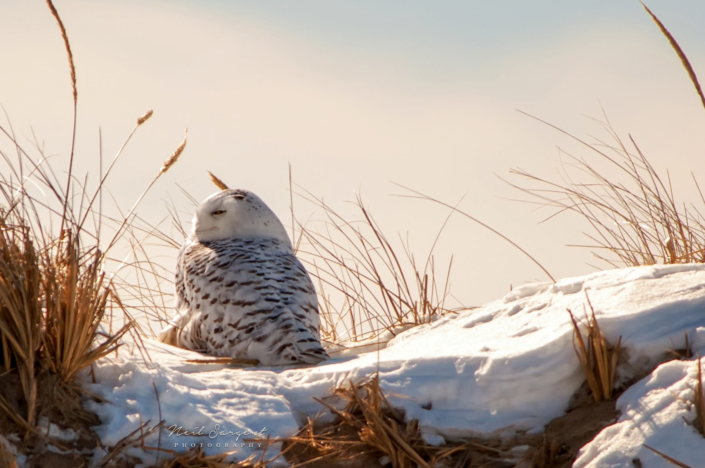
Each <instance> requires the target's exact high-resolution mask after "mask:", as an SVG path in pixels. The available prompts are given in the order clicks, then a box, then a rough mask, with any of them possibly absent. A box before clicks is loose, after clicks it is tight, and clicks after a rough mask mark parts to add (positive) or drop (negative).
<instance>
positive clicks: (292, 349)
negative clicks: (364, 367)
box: [159, 189, 328, 366]
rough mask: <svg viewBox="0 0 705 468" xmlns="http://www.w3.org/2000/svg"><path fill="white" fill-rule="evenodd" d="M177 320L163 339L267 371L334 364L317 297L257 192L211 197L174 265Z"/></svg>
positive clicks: (198, 213)
mask: <svg viewBox="0 0 705 468" xmlns="http://www.w3.org/2000/svg"><path fill="white" fill-rule="evenodd" d="M175 287H176V312H177V315H176V317H175V318H174V319H173V320H172V321H171V323H170V324H169V326H167V327H166V328H165V329H164V330H163V331H162V332H161V333H160V334H159V340H160V341H163V342H166V343H169V344H173V345H175V346H179V347H182V348H186V349H191V350H195V351H201V352H204V353H206V354H210V355H213V356H220V357H232V358H240V359H242V358H244V359H257V360H259V362H260V363H261V364H264V365H270V366H273V365H284V364H295V363H306V364H316V363H319V362H321V361H323V360H325V359H327V358H328V355H327V354H326V352H325V351H324V350H323V348H322V347H321V342H320V337H319V330H318V327H319V317H318V300H317V298H316V291H315V290H314V288H313V283H311V278H309V276H308V273H307V272H306V270H305V269H304V267H303V265H302V264H301V262H299V260H298V259H297V258H296V257H295V256H294V249H293V247H292V245H291V241H290V240H289V237H288V236H287V234H286V231H285V230H284V226H283V225H282V223H281V221H279V218H277V216H276V215H275V214H274V212H272V210H270V209H269V207H268V206H267V205H266V204H265V203H264V202H263V201H262V200H261V199H260V198H259V197H258V196H257V195H255V194H254V193H252V192H248V191H246V190H231V189H226V190H223V191H222V192H219V193H216V194H213V195H211V196H210V197H208V198H206V199H205V200H204V201H203V203H201V205H200V206H199V207H198V209H197V211H196V215H195V217H194V218H193V227H192V230H191V235H190V236H189V237H188V238H187V239H186V241H185V243H184V245H183V247H182V248H181V250H180V252H179V256H178V260H177V265H176V284H175Z"/></svg>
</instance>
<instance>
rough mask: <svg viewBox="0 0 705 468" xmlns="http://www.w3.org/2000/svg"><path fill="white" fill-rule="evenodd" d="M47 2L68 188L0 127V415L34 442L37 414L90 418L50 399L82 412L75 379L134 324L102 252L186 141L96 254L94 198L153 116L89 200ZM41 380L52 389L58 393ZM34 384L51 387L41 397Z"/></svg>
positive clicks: (98, 222)
mask: <svg viewBox="0 0 705 468" xmlns="http://www.w3.org/2000/svg"><path fill="white" fill-rule="evenodd" d="M47 5H48V6H49V9H50V11H51V13H52V15H53V16H54V17H55V18H56V20H57V22H58V24H59V27H60V30H61V35H62V38H63V40H64V44H65V47H66V50H67V54H68V57H69V65H70V71H71V82H72V87H73V95H74V127H73V128H74V130H73V132H74V133H73V135H74V138H73V139H72V143H71V155H70V158H69V161H68V170H67V173H68V176H67V178H66V181H65V182H62V181H59V179H58V178H57V177H56V175H55V174H56V172H55V168H54V167H52V165H51V164H50V163H49V162H47V158H46V156H45V155H44V154H43V153H42V150H41V147H39V146H37V151H38V152H39V157H32V156H31V155H30V153H29V152H28V151H26V150H25V149H24V148H23V147H22V145H21V144H20V143H19V142H18V141H17V139H16V137H15V135H14V133H13V130H12V127H11V126H9V129H8V128H6V127H5V126H3V125H0V135H4V136H5V137H6V138H7V139H8V140H9V142H10V143H11V145H12V147H13V151H14V152H15V153H16V156H17V159H16V160H13V159H11V158H10V157H9V156H8V154H7V153H6V152H4V151H2V150H1V149H0V157H2V160H0V163H1V164H2V165H3V171H2V173H0V367H2V371H3V375H4V376H10V377H11V376H12V375H14V374H16V375H17V377H18V380H17V381H18V382H19V387H20V388H21V395H22V399H21V400H22V401H19V402H18V401H13V402H11V401H9V400H8V399H7V398H6V397H5V395H0V411H1V412H2V413H3V415H4V416H5V417H7V418H9V420H11V421H12V422H13V423H14V424H15V425H16V426H18V427H19V429H21V430H22V431H23V432H24V433H25V434H29V433H33V434H35V435H39V434H38V432H37V430H36V428H35V424H36V421H37V419H38V417H37V416H38V415H39V414H49V413H53V414H61V415H62V416H65V417H67V418H68V419H71V418H73V419H75V420H76V421H79V420H80V422H81V423H83V425H84V426H86V425H87V424H88V423H87V422H86V421H89V420H92V419H94V418H90V417H88V416H86V415H85V414H77V415H75V417H73V416H72V417H68V416H66V414H65V413H66V411H63V410H62V409H61V408H56V406H57V402H55V401H54V402H52V401H51V399H52V395H53V396H54V397H56V396H57V395H60V396H61V398H59V399H62V398H63V399H66V398H69V399H74V400H76V406H75V408H74V406H73V405H72V402H67V404H66V405H65V406H66V408H69V409H70V411H73V410H76V411H74V412H78V413H80V412H81V411H82V408H81V405H80V399H81V396H82V395H81V393H80V389H79V387H78V386H77V385H76V384H75V382H74V380H75V377H76V375H77V373H78V372H79V371H80V370H81V369H83V368H85V367H86V366H89V365H90V364H92V363H93V362H95V361H96V360H98V359H100V358H101V357H103V356H105V355H107V354H109V353H111V352H113V351H116V350H117V348H118V346H119V341H120V339H121V338H122V337H123V336H124V335H125V333H127V332H128V331H129V330H130V328H131V327H132V325H133V322H132V320H131V319H130V317H129V315H128V314H127V311H125V310H124V309H123V307H122V302H121V301H120V299H119V298H118V296H117V294H116V288H115V286H114V284H113V283H112V281H111V280H110V279H109V278H106V277H105V274H104V272H103V270H104V268H105V266H106V262H108V261H109V257H108V256H107V254H108V251H109V250H110V249H111V247H112V246H113V245H114V244H115V242H117V240H118V239H119V238H120V237H121V236H122V235H123V234H124V232H125V231H129V230H130V229H131V228H132V225H133V220H134V217H133V214H134V211H135V209H136V208H137V205H138V204H139V202H140V201H141V200H142V198H143V197H144V194H145V193H146V192H147V190H149V187H151V186H152V185H153V184H154V182H155V181H156V180H157V179H158V178H159V177H160V176H161V175H162V174H164V173H165V172H166V170H168V169H169V167H170V166H171V165H173V164H174V163H175V162H176V160H177V158H178V157H179V155H180V154H181V153H182V152H183V150H184V147H185V144H186V140H185V139H184V142H183V143H182V144H181V145H180V146H179V147H178V148H177V150H176V151H175V152H174V153H173V154H172V155H171V157H170V158H168V159H167V161H166V162H165V163H164V164H163V165H162V168H161V169H160V171H159V172H158V174H157V176H156V177H155V179H154V180H153V181H152V183H151V184H150V185H149V187H148V188H147V190H145V192H144V193H143V194H142V196H140V198H139V199H138V200H137V202H136V203H135V204H134V205H133V207H132V209H131V210H130V211H129V212H128V214H127V215H126V216H124V217H121V218H119V219H118V220H115V225H116V226H117V228H116V229H115V236H114V237H113V240H112V241H111V242H110V244H109V245H108V247H107V248H105V249H101V248H100V238H101V232H100V231H101V226H102V223H103V222H104V221H111V220H110V219H109V218H107V217H106V216H105V215H104V214H103V213H102V209H101V205H102V203H99V204H98V205H99V206H98V207H96V201H97V200H99V199H100V198H101V194H102V191H103V188H104V183H105V181H106V179H107V177H108V175H109V173H110V170H111V169H112V167H113V165H114V164H115V162H116V160H117V159H118V158H119V156H120V155H121V153H122V151H123V149H124V148H125V146H126V145H127V143H128V142H129V141H130V139H131V137H132V135H133V134H134V132H135V130H136V129H137V128H138V127H140V126H141V125H142V124H143V123H144V122H145V121H146V120H147V119H149V117H150V116H151V115H152V111H148V112H147V113H146V114H145V115H143V116H142V117H140V118H139V119H138V120H137V125H136V127H135V129H134V130H133V131H132V133H130V135H129V136H128V138H127V140H126V141H125V143H124V144H123V145H122V147H121V148H120V150H119V151H118V153H117V154H116V156H115V158H114V159H113V161H112V163H111V164H110V166H109V167H108V170H107V172H106V173H105V174H102V175H101V178H100V180H99V183H98V187H97V189H96V190H95V192H92V193H89V191H88V189H87V183H86V181H87V176H86V181H83V182H81V181H79V180H77V178H76V177H75V174H73V163H74V143H75V128H76V121H75V117H76V112H75V110H76V107H75V105H76V102H77V96H78V94H77V89H76V76H75V68H74V63H73V54H72V53H71V49H70V45H69V41H68V35H67V33H66V30H65V28H64V25H63V22H62V21H61V18H60V16H59V14H58V12H57V10H56V8H55V7H54V5H53V4H52V2H51V0H47ZM62 172H63V170H62ZM101 172H102V164H101ZM91 221H92V222H91ZM57 228H58V229H57ZM116 311H117V312H124V314H123V316H122V319H121V324H120V325H119V326H118V327H117V329H116V330H113V329H112V326H111V327H110V330H106V329H104V328H103V325H105V324H106V321H107V319H108V315H109V316H110V317H112V315H113V312H116ZM47 376H48V377H47ZM11 380H12V379H10V380H9V381H11ZM47 382H57V385H59V386H61V388H55V387H54V386H52V385H54V384H51V383H50V384H47ZM8 385H9V384H8ZM47 385H49V386H48V387H47ZM42 386H43V387H42ZM38 387H40V389H41V388H45V387H46V388H47V389H49V388H51V389H54V390H51V391H48V390H47V391H46V392H44V393H47V392H48V393H47V394H46V395H43V394H42V395H38V393H41V392H40V390H38ZM57 398H58V397H57ZM73 419H72V420H73ZM59 422H60V423H62V424H66V423H67V421H59ZM84 429H85V428H84ZM2 430H3V431H6V430H15V429H14V428H10V427H3V428H2Z"/></svg>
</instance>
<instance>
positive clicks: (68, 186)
mask: <svg viewBox="0 0 705 468" xmlns="http://www.w3.org/2000/svg"><path fill="white" fill-rule="evenodd" d="M46 3H47V6H48V7H49V10H50V11H51V14H52V16H54V18H55V19H56V22H57V23H58V25H59V29H60V31H61V38H62V39H63V41H64V47H65V48H66V55H67V56H68V59H69V70H70V72H71V90H72V94H73V129H72V131H71V153H70V156H69V168H68V175H67V179H66V191H65V192H64V200H63V203H64V206H63V214H62V216H61V218H62V220H61V229H63V228H64V220H65V219H66V215H67V214H68V213H69V211H68V203H69V193H70V190H71V187H72V185H73V184H72V183H71V180H72V177H73V161H74V150H75V148H76V126H77V124H78V89H77V87H76V67H75V66H74V63H73V52H71V44H69V37H68V34H66V27H64V22H63V21H62V20H61V16H59V12H58V11H56V7H54V3H53V2H52V0H46Z"/></svg>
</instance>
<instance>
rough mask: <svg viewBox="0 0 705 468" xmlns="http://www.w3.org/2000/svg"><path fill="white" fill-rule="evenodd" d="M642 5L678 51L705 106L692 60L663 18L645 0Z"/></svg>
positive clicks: (704, 97)
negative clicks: (662, 20) (660, 18)
mask: <svg viewBox="0 0 705 468" xmlns="http://www.w3.org/2000/svg"><path fill="white" fill-rule="evenodd" d="M641 6H643V7H644V9H645V10H646V12H647V13H648V14H649V15H650V16H651V19H653V20H654V22H655V23H656V25H657V26H658V27H659V29H660V30H661V32H662V33H663V35H664V36H666V39H668V42H669V43H670V44H671V47H673V50H675V51H676V54H677V55H678V58H679V59H680V60H681V63H682V64H683V68H685V70H686V71H687V72H688V77H690V81H691V82H692V83H693V86H695V91H696V92H697V93H698V96H700V102H702V104H703V107H705V95H704V94H703V90H702V88H701V87H700V82H699V81H698V77H697V75H696V74H695V70H693V67H692V66H691V65H690V61H689V60H688V57H686V55H685V52H683V49H681V46H680V45H679V44H678V42H677V41H676V39H675V38H674V37H673V35H672V34H671V33H670V32H669V31H668V29H666V26H664V25H663V23H662V22H661V20H659V19H658V18H657V17H656V15H655V14H653V13H652V12H651V10H650V9H649V7H647V6H646V5H644V2H641Z"/></svg>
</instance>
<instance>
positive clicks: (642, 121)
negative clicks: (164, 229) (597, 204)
mask: <svg viewBox="0 0 705 468" xmlns="http://www.w3.org/2000/svg"><path fill="white" fill-rule="evenodd" d="M55 5H56V7H57V8H58V10H59V12H60V14H61V16H62V18H63V20H64V23H65V25H66V28H67V29H68V33H69V37H70V40H71V44H72V47H73V51H74V56H75V61H76V66H77V73H78V91H79V127H78V150H79V151H78V155H79V158H80V163H79V166H80V167H79V170H82V171H85V170H88V171H89V172H90V173H91V174H92V175H91V177H97V172H96V167H97V163H96V161H97V155H98V128H99V127H100V128H102V132H103V149H104V154H105V158H106V159H108V158H111V157H112V155H113V154H114V153H115V151H117V149H118V147H119V146H120V144H121V142H122V140H123V139H124V138H125V136H126V135H127V134H128V133H129V131H130V130H131V128H132V127H133V125H134V121H135V119H136V118H137V117H138V116H139V115H141V114H142V113H143V112H144V111H146V110H147V109H150V108H151V109H154V116H153V117H152V119H151V120H150V121H149V122H148V123H146V124H145V125H144V127H143V128H141V129H140V131H139V133H138V134H137V136H136V138H135V139H134V141H133V142H132V143H131V145H130V147H129V148H128V150H127V151H126V153H125V155H124V158H123V159H122V160H120V162H119V163H118V166H117V168H116V172H115V174H114V177H113V179H112V182H111V184H110V186H109V188H110V190H111V192H112V193H113V194H114V195H115V197H116V198H117V199H118V201H119V202H120V203H121V206H122V207H123V208H128V207H129V206H130V205H131V204H132V202H133V201H134V200H135V199H136V197H137V196H138V195H139V193H140V192H141V190H142V188H143V187H144V186H146V184H147V183H148V182H149V181H150V180H151V178H152V177H153V175H154V174H155V173H156V171H157V170H158V168H159V166H160V165H161V163H162V161H163V160H164V159H165V158H166V157H167V156H168V155H169V154H170V153H171V151H172V150H173V149H174V148H175V147H176V146H177V145H178V143H179V142H180V141H181V138H182V135H183V131H184V129H185V128H187V127H188V130H189V143H188V146H187V149H186V151H185V153H184V155H183V157H182V160H181V161H179V163H178V164H177V165H176V166H174V168H173V169H172V170H170V171H169V173H167V174H166V175H165V176H164V177H163V178H162V179H161V180H160V181H159V182H158V184H157V185H156V186H155V187H154V189H153V191H152V192H151V194H150V196H149V197H148V198H147V199H146V200H145V202H144V203H143V205H142V209H141V211H140V213H141V214H142V215H143V216H144V217H147V218H149V219H153V220H155V221H156V220H159V219H160V218H161V217H162V216H164V215H165V208H164V204H165V200H168V199H172V200H173V201H174V202H175V203H176V204H177V205H178V207H179V208H180V209H182V210H183V211H184V212H187V211H189V210H191V206H190V205H189V204H188V203H187V202H186V199H185V198H184V197H183V196H182V195H181V192H180V190H179V188H178V187H177V184H178V185H180V186H182V187H183V188H184V189H186V190H187V191H188V192H189V193H191V194H192V195H193V196H194V197H195V198H197V199H203V198H205V197H206V196H207V195H209V194H210V193H212V192H214V191H215V189H214V187H213V186H212V185H211V184H210V182H209V181H208V178H207V175H206V172H205V171H206V170H211V171H212V172H214V173H216V174H217V175H218V176H219V177H221V178H222V179H223V180H225V181H226V183H228V184H229V185H230V186H232V187H240V188H246V189H249V190H252V191H254V192H255V193H257V194H258V195H259V196H260V197H262V198H263V199H264V200H265V201H266V202H267V203H268V204H269V205H270V207H272V208H273V209H274V211H275V212H277V213H278V214H279V216H280V217H281V218H282V220H283V221H284V222H285V224H289V221H288V220H289V211H288V206H289V196H288V165H289V164H291V166H292V168H293V174H294V181H295V182H296V183H298V184H300V185H301V186H303V187H304V188H305V189H307V190H308V191H310V192H311V193H313V194H314V195H316V196H319V197H323V198H325V200H326V201H327V202H328V203H330V204H331V205H333V206H334V207H336V208H339V209H340V210H341V211H345V210H347V208H346V206H347V205H346V204H345V202H346V201H351V200H354V198H355V194H356V193H361V194H362V197H363V200H364V201H365V202H366V205H367V206H368V207H369V209H370V211H371V212H372V214H373V215H374V216H375V218H376V219H377V220H378V221H379V223H380V224H381V226H382V227H383V229H384V230H385V232H386V233H387V235H388V236H389V237H395V236H396V234H397V233H400V234H402V235H403V236H405V237H406V235H407V233H408V236H409V239H410V242H411V248H412V251H413V252H414V253H415V255H416V256H417V257H418V258H424V256H425V255H426V252H427V251H428V249H429V248H430V246H431V244H432V242H433V239H434V237H435V235H436V233H437V231H438V229H439V228H440V226H441V224H442V222H443V220H444V218H445V217H446V215H447V213H448V211H447V209H444V208H443V207H441V206H438V205H433V204H431V203H429V202H423V201H418V200H410V199H405V198H398V197H392V196H390V194H400V193H403V191H402V190H400V189H398V188H397V187H395V186H394V185H392V184H391V183H390V182H396V183H398V184H402V185H404V186H407V187H410V188H413V189H415V190H418V191H421V192H424V193H426V194H428V195H431V196H433V197H436V198H439V199H441V200H443V201H446V202H448V203H451V204H455V203H456V202H457V201H458V200H459V199H460V198H461V197H463V196H465V198H464V200H463V202H462V203H461V205H460V208H461V209H463V210H464V211H466V212H468V213H469V214H471V215H473V216H475V217H477V218H479V219H481V220H482V221H484V222H485V223H487V224H490V225H491V226H493V227H494V228H496V229H497V230H499V231H501V232H502V233H504V234H505V235H506V236H508V237H510V238H511V239H513V240H514V241H515V242H517V243H518V244H520V245H521V246H522V247H524V248H525V249H526V250H528V251H529V252H530V253H531V254H532V255H533V256H534V257H536V258H537V259H538V260H539V261H540V262H541V263H543V264H544V266H545V267H546V268H547V269H548V270H549V271H550V272H551V273H552V274H553V276H554V277H556V278H561V277H565V276H575V275H580V274H585V273H588V272H591V271H594V269H593V268H591V267H590V266H588V265H586V264H585V262H586V261H592V260H591V257H590V255H589V253H588V252H587V251H581V250H579V249H575V248H569V247H566V246H565V245H566V244H581V243H585V242H586V239H585V238H584V237H583V236H582V235H581V231H582V230H584V229H587V226H585V225H584V224H583V223H581V222H580V220H579V218H576V217H571V216H560V217H557V218H554V219H553V220H551V221H549V222H547V223H544V224H540V225H539V224H537V223H538V222H539V221H541V220H542V219H543V218H544V217H545V216H547V215H548V214H550V211H547V210H539V211H535V210H534V209H533V208H532V207H531V206H529V205H526V204H522V203H517V202H514V201H510V200H508V199H513V198H518V199H526V197H525V196H524V195H522V194H520V193H517V192H516V191H515V190H513V189H511V188H510V187H509V186H507V185H506V184H504V183H503V182H502V181H501V180H499V179H498V178H497V177H496V175H497V176H500V177H502V178H509V174H508V171H509V169H510V168H513V167H521V168H523V169H526V170H529V171H530V172H533V173H535V174H537V175H540V176H544V177H554V176H555V174H556V170H557V168H558V166H559V162H558V151H557V149H556V147H557V146H561V147H565V148H566V149H569V150H571V151H573V152H574V154H576V155H579V156H581V155H582V156H588V155H589V154H588V153H587V152H585V151H583V150H581V149H579V148H578V147H577V146H575V145H574V144H573V143H571V142H570V141H569V140H568V139H567V138H565V137H564V136H562V135H560V134H559V133H557V132H555V131H553V130H551V129H549V128H548V127H546V126H543V125H541V124H539V123H537V122H535V121H533V120H531V119H529V118H527V117H525V116H523V115H521V114H519V113H518V112H516V109H521V110H523V111H526V112H528V113H531V114H534V115H536V116H538V117H541V118H544V119H546V120H549V121H550V122H552V123H554V124H556V125H558V126H560V127H562V128H564V129H566V130H568V131H571V132H572V133H574V134H575V135H577V136H579V137H581V138H587V139H589V138H590V137H591V136H595V137H600V138H606V135H605V134H604V133H603V132H602V130H601V129H600V127H599V126H598V125H597V124H595V123H594V122H592V121H591V120H590V119H589V118H588V117H598V118H601V117H602V108H604V110H605V111H606V113H607V115H608V117H609V118H610V120H611V122H612V124H613V125H614V126H615V127H616V129H617V130H618V131H619V132H620V133H621V134H622V135H623V136H626V135H627V133H631V134H632V135H633V137H634V138H635V139H636V140H637V142H638V143H639V144H640V147H641V148H642V150H643V151H644V152H645V153H646V154H647V156H648V157H649V158H650V159H651V162H652V163H653V164H654V166H656V167H657V168H658V169H663V170H665V169H666V168H668V169H669V170H670V174H671V178H672V180H673V183H674V188H675V190H676V196H677V198H678V199H679V200H680V201H685V200H693V201H695V198H694V196H695V193H694V190H693V187H692V183H691V182H690V180H691V179H690V177H691V176H690V172H691V171H693V172H694V173H695V174H696V176H697V175H702V174H704V173H705V158H704V157H703V148H705V130H704V129H705V110H704V109H702V106H701V105H700V103H699V100H698V98H697V96H696V94H695V92H694V90H693V86H692V84H691V83H690V81H689V80H688V78H687V75H686V73H685V71H684V70H683V69H682V67H681V65H680V63H679V61H678V58H677V57H676V56H675V54H674V53H673V52H672V50H671V49H670V47H669V45H668V43H667V41H666V39H665V38H664V37H663V36H662V35H661V33H660V32H659V31H658V29H657V28H656V26H655V25H654V24H653V22H652V21H651V19H650V18H649V17H648V15H647V14H646V13H645V12H644V11H643V9H642V8H641V5H640V4H639V2H638V1H614V0H606V1H591V2H559V1H550V2H549V1H534V2H524V1H519V0H516V1H504V2H479V1H472V2H471V1H464V2H461V1H452V2H451V1H448V2H431V1H404V2H401V1H394V2H392V1H390V2H379V1H328V2H324V1H297V2H293V1H283V0H280V1H256V2H255V1H250V2H243V1H231V0H227V1H226V0H221V1H213V0H209V1H166V0H158V1H101V0H92V1H79V0H56V1H55ZM648 5H649V6H650V7H651V8H652V10H653V11H654V12H655V13H656V14H657V15H659V16H660V18H661V20H662V21H663V22H664V23H665V24H666V26H667V27H668V28H669V29H670V30H671V32H672V33H673V34H674V35H675V37H676V38H677V39H678V41H679V42H680V44H681V46H682V47H683V48H684V50H685V52H686V53H687V54H688V56H689V58H690V60H691V62H692V63H693V65H694V67H695V69H696V72H698V71H699V72H700V74H701V79H702V80H705V34H704V33H703V24H705V3H703V2H702V1H700V0H692V1H683V0H682V1H679V2H673V1H667V0H652V1H650V2H648ZM0 64H1V67H2V72H1V73H0V104H2V106H3V107H4V108H5V110H6V112H7V114H8V115H9V117H10V119H11V121H12V124H13V126H14V128H15V131H16V132H17V134H18V135H20V141H25V142H29V140H30V138H31V135H32V130H31V129H32V128H33V129H34V133H35V134H36V135H37V136H38V137H39V138H40V139H41V140H43V142H44V145H45V148H46V152H47V153H49V154H56V155H57V156H55V159H56V160H57V164H60V161H61V158H66V157H67V153H68V148H69V142H70V127H71V111H72V107H71V93H70V83H69V78H68V72H67V64H66V58H65V53H64V49H63V44H62V42H61V38H60V36H59V32H58V28H57V26H56V24H55V22H54V19H53V18H52V17H51V15H50V13H49V11H48V9H47V8H46V6H45V4H44V2H40V1H35V2H28V1H24V2H19V1H4V2H2V4H1V5H0ZM586 116H587V117H586ZM28 146H30V145H28ZM0 147H2V148H7V146H6V142H3V143H0ZM511 180H513V181H515V182H519V180H518V179H511ZM701 180H702V177H701ZM295 204H296V205H297V209H300V213H301V217H302V218H303V219H305V218H306V217H307V216H308V213H309V212H310V207H307V206H306V205H305V204H304V202H302V201H295ZM314 217H315V214H314ZM188 218H189V215H188V214H184V219H185V220H187V219H188ZM450 255H454V273H453V275H452V290H453V292H454V294H455V296H457V297H458V298H459V299H460V300H461V301H462V302H463V303H465V304H468V305H480V304H482V303H484V302H487V301H490V300H493V299H498V298H500V297H501V296H502V295H503V294H505V293H506V292H507V291H508V290H509V287H510V284H511V285H514V286H517V285H519V284H522V283H524V282H526V281H533V280H546V277H545V276H544V275H543V273H542V272H541V271H540V270H539V269H538V268H537V267H535V266H534V265H533V264H532V263H531V262H530V261H529V260H528V259H526V258H525V257H524V256H523V255H522V254H520V253H519V252H518V251H516V250H514V249H513V248H512V247H510V246H509V245H508V244H506V243H505V242H504V241H503V240H501V239H499V238H497V237H496V236H494V235H493V234H491V233H489V232H487V231H485V230H484V229H483V228H481V227H479V226H477V225H475V224H473V223H472V222H470V221H468V220H465V219H462V218H460V217H454V218H453V219H452V220H451V222H450V224H449V226H448V227H447V229H446V231H444V233H443V235H442V236H441V239H440V245H439V247H437V249H436V258H437V261H438V262H439V263H440V264H442V263H444V262H447V259H448V258H449V257H450Z"/></svg>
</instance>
